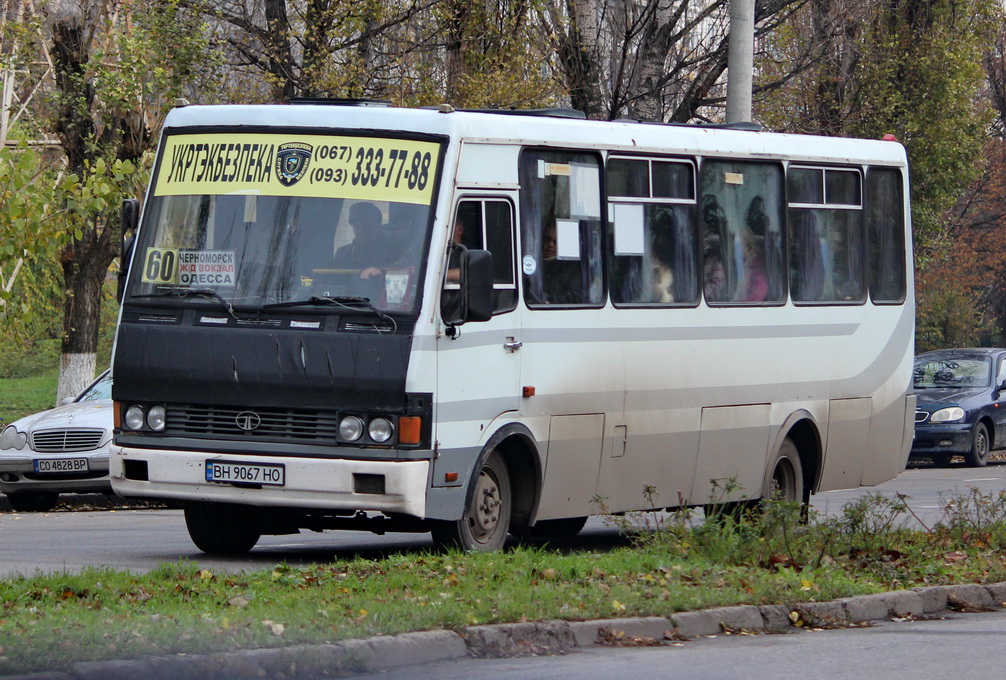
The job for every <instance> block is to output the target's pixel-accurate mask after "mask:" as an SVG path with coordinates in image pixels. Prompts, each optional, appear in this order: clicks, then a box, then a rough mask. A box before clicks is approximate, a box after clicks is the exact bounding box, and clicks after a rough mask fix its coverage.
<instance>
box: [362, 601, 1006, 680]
mask: <svg viewBox="0 0 1006 680" xmlns="http://www.w3.org/2000/svg"><path fill="white" fill-rule="evenodd" d="M1004 634H1006V611H998V612H991V613H981V614H953V615H950V616H948V617H947V618H945V619H941V620H931V621H882V622H878V623H877V624H876V625H875V626H871V627H868V628H849V629H842V630H825V631H804V632H800V633H792V634H778V635H754V636H752V635H732V636H728V635H717V636H714V637H711V638H700V639H696V640H691V641H688V642H683V643H677V644H674V645H668V646H662V647H634V648H624V647H621V648H620V647H597V646H595V647H585V648H577V649H576V650H575V651H572V652H569V653H567V654H565V655H562V656H548V657H528V658H520V659H461V660H458V661H447V662H438V663H432V664H426V665H423V666H413V667H404V668H400V669H395V670H390V671H385V672H382V673H374V674H367V675H357V676H354V677H355V678H359V680H364V679H366V678H371V679H373V680H377V679H380V680H414V679H415V678H437V680H490V679H491V680H610V678H626V677H632V678H646V679H647V680H780V679H781V678H790V677H805V676H806V677H813V678H826V679H827V680H863V679H864V678H871V679H872V678H882V679H883V680H925V679H928V678H954V679H955V680H990V679H991V678H1000V677H1002V672H1003V670H1002V669H1003V668H1004V667H1006V645H1003V644H1001V640H1002V639H1003V635H1004Z"/></svg>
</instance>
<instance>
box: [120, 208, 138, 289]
mask: <svg viewBox="0 0 1006 680" xmlns="http://www.w3.org/2000/svg"><path fill="white" fill-rule="evenodd" d="M139 221H140V201H139V200H137V199H135V198H127V199H126V200H124V201H123V202H122V208H120V210H119V227H120V228H119V239H120V241H119V276H118V288H117V290H116V297H117V298H118V300H119V302H122V295H123V293H124V292H125V287H126V277H127V276H128V275H129V260H130V258H131V256H132V254H133V239H134V238H135V234H136V225H137V224H139ZM127 234H129V236H127Z"/></svg>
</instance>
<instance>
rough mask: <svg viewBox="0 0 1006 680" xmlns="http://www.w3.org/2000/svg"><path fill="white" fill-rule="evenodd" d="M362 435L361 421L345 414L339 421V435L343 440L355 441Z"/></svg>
mask: <svg viewBox="0 0 1006 680" xmlns="http://www.w3.org/2000/svg"><path fill="white" fill-rule="evenodd" d="M362 436H363V421H362V420H360V419H359V418H357V417H356V416H346V417H345V418H343V419H342V422H340V423H339V437H341V438H342V440H343V441H347V442H355V441H356V440H357V439H359V438H360V437H362Z"/></svg>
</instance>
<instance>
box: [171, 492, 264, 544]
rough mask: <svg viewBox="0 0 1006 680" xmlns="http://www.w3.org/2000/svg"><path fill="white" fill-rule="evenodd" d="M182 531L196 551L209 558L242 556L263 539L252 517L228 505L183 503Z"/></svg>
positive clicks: (250, 514)
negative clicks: (208, 555) (186, 534)
mask: <svg viewBox="0 0 1006 680" xmlns="http://www.w3.org/2000/svg"><path fill="white" fill-rule="evenodd" d="M185 527H186V528H187V529H188V530H189V537H190V538H191V539H192V542H193V543H195V544H196V547H197V548H199V549H200V550H202V551H203V552H204V553H209V554H211V555H213V554H215V555H244V554H245V553H246V552H248V551H249V550H251V549H252V548H254V547H255V544H256V543H258V539H259V538H261V537H262V534H261V533H260V532H259V530H258V527H257V525H256V524H255V521H254V519H253V517H252V513H250V512H248V511H247V510H245V509H244V508H241V507H240V506H236V505H230V504H228V503H186V504H185Z"/></svg>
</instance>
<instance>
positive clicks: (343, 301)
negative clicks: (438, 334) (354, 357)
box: [262, 295, 398, 332]
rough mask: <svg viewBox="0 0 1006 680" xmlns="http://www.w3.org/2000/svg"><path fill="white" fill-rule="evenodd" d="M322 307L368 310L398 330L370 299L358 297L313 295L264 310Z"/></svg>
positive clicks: (394, 323)
mask: <svg viewBox="0 0 1006 680" xmlns="http://www.w3.org/2000/svg"><path fill="white" fill-rule="evenodd" d="M309 305H310V306H315V307H321V306H323V305H336V306H338V307H346V308H348V309H361V308H362V309H366V310H369V311H370V312H372V313H373V314H374V316H376V317H377V318H379V319H381V320H382V321H385V322H387V323H389V324H390V325H391V328H392V332H395V331H396V330H398V324H397V323H396V322H395V320H394V319H393V318H391V317H390V316H388V315H387V314H385V313H384V312H382V311H381V310H380V309H378V308H377V307H375V306H374V303H372V302H371V301H370V298H367V297H360V296H357V295H336V296H333V297H327V296H324V297H319V296H317V295H312V296H311V297H309V298H307V299H306V300H290V301H289V302H275V303H273V304H271V305H265V306H264V307H263V308H262V309H264V310H265V309H279V308H281V307H306V306H309Z"/></svg>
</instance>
